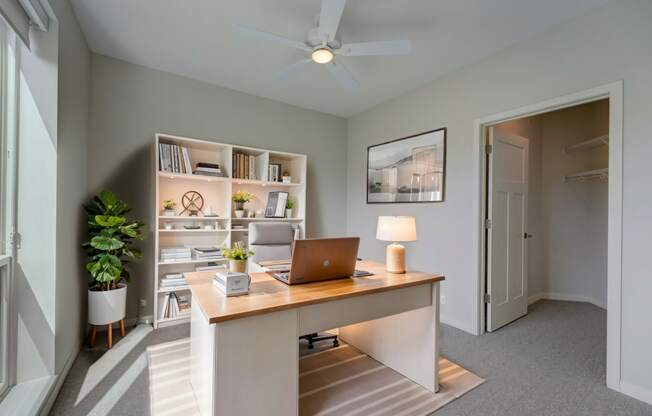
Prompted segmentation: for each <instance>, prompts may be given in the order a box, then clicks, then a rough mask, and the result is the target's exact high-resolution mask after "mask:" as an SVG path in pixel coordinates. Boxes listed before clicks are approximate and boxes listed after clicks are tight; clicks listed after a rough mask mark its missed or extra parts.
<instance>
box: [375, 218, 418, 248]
mask: <svg viewBox="0 0 652 416" xmlns="http://www.w3.org/2000/svg"><path fill="white" fill-rule="evenodd" d="M376 238H377V239H378V240H382V241H394V242H399V241H416V239H417V223H416V220H415V219H414V217H390V216H380V217H378V228H377V229H376Z"/></svg>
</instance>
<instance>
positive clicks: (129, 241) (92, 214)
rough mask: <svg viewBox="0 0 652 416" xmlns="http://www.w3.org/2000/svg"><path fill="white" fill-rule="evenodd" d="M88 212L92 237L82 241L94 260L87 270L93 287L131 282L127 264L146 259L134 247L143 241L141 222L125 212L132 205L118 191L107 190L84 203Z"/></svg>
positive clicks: (103, 288)
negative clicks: (122, 198)
mask: <svg viewBox="0 0 652 416" xmlns="http://www.w3.org/2000/svg"><path fill="white" fill-rule="evenodd" d="M84 210H85V211H86V213H87V214H88V234H89V237H90V240H89V241H87V242H85V243H83V244H82V248H83V249H84V250H85V251H86V254H87V255H88V257H89V259H90V261H89V262H88V263H87V264H86V270H88V272H89V273H90V275H91V276H92V277H93V279H92V280H91V282H90V283H89V285H90V286H91V289H97V290H111V289H116V288H117V287H118V284H119V283H120V282H123V281H124V282H126V283H128V282H129V281H130V280H131V279H130V274H129V271H128V269H127V266H128V264H129V262H130V261H131V260H136V259H140V258H142V253H141V251H140V250H138V249H137V248H135V247H133V245H134V242H135V241H136V240H143V239H144V237H143V234H142V233H141V228H142V227H143V226H144V225H145V224H144V223H143V222H141V221H130V220H129V219H127V217H126V216H125V214H126V213H127V212H129V210H130V208H129V206H128V205H127V204H126V203H125V202H124V201H122V200H120V199H119V198H118V197H117V196H116V195H115V194H114V193H112V192H109V191H103V192H101V193H100V194H99V195H96V196H95V197H93V200H92V201H91V202H90V203H89V204H87V205H85V206H84Z"/></svg>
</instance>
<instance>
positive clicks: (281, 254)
mask: <svg viewBox="0 0 652 416" xmlns="http://www.w3.org/2000/svg"><path fill="white" fill-rule="evenodd" d="M248 231H249V233H248V234H249V249H250V250H252V251H253V252H254V254H253V255H252V256H251V257H250V258H249V270H251V271H257V270H259V268H258V266H257V263H258V262H261V261H266V260H284V259H289V258H290V257H292V243H293V242H294V235H295V233H294V227H293V226H292V224H289V223H286V222H280V221H279V222H265V223H263V222H251V223H249V229H248ZM299 339H304V340H306V341H308V348H309V349H313V348H315V346H314V345H313V344H314V343H315V342H319V341H325V340H330V339H332V340H333V346H334V347H337V346H338V345H339V341H338V340H337V335H330V334H329V335H319V334H318V333H312V334H308V335H302V336H300V337H299Z"/></svg>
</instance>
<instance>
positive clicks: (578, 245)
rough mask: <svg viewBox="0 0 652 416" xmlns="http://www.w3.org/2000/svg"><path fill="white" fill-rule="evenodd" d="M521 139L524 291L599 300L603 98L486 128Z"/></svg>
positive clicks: (605, 142) (605, 163) (604, 197)
mask: <svg viewBox="0 0 652 416" xmlns="http://www.w3.org/2000/svg"><path fill="white" fill-rule="evenodd" d="M494 129H495V131H496V132H497V134H498V133H499V134H502V135H505V136H506V135H512V136H519V137H521V138H525V139H527V142H528V143H529V148H528V149H529V150H528V156H527V162H528V163H527V178H528V181H527V182H528V185H527V190H528V192H527V207H526V211H527V220H526V225H525V227H526V230H527V232H526V234H525V239H526V240H525V241H526V243H525V244H524V249H525V251H526V259H527V260H526V262H525V264H526V266H525V268H526V272H527V279H526V280H527V296H528V301H529V303H533V302H536V301H538V300H539V299H553V300H567V301H580V302H589V303H592V304H594V305H596V306H599V307H601V308H606V304H607V221H608V186H607V184H608V178H609V136H608V132H609V103H608V100H601V101H595V102H591V103H587V104H582V105H578V106H574V107H569V108H565V109H562V110H558V111H553V112H549V113H544V114H541V115H537V116H532V117H527V118H522V119H517V120H513V121H509V122H505V123H501V124H499V125H496V126H494Z"/></svg>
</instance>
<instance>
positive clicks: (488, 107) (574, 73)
mask: <svg viewBox="0 0 652 416" xmlns="http://www.w3.org/2000/svg"><path fill="white" fill-rule="evenodd" d="M651 21H652V2H650V1H648V0H623V1H613V2H610V3H608V4H607V5H606V6H605V7H602V8H600V9H597V10H595V11H593V12H591V13H589V14H587V15H584V16H582V17H580V18H578V19H575V20H574V21H572V22H570V23H567V24H563V25H560V26H558V27H556V28H555V29H554V30H553V31H550V32H548V33H545V34H543V35H540V36H537V37H534V38H532V39H530V40H529V41H526V42H524V43H521V44H518V45H515V46H513V47H511V48H509V49H507V50H505V51H503V52H501V53H499V54H497V55H494V56H493V57H491V58H488V59H486V60H484V61H482V62H480V63H477V64H474V65H470V66H468V67H466V68H464V69H461V70H459V71H457V72H455V73H452V74H450V75H449V76H446V77H443V78H441V79H439V80H437V81H436V82H434V83H432V84H430V85H428V86H426V87H424V88H420V89H418V90H416V91H414V92H411V93H409V94H406V95H404V96H401V97H399V98H397V99H394V100H392V101H389V102H387V103H384V104H382V105H380V106H378V107H375V108H374V109H371V110H369V111H367V112H365V113H362V114H359V115H357V116H355V117H353V118H351V119H350V120H349V123H348V131H349V142H348V187H347V192H348V198H347V229H348V232H349V233H351V234H358V235H360V236H361V237H362V247H361V251H362V255H363V256H366V257H371V258H377V259H382V257H383V249H384V244H383V243H381V242H378V241H375V238H374V237H375V222H376V216H377V215H381V214H389V213H396V214H404V215H415V216H416V217H417V225H418V232H419V239H420V241H419V242H418V243H416V244H411V245H410V247H408V256H409V258H408V260H409V262H410V263H411V265H412V266H413V267H418V268H423V269H426V270H430V271H441V272H443V273H444V274H445V275H446V276H447V280H446V282H445V283H444V284H443V294H444V295H446V296H447V303H446V305H442V318H443V319H444V321H447V322H449V323H453V324H455V325H456V326H458V327H460V328H463V329H467V330H469V331H473V330H474V329H475V327H474V319H475V316H474V306H475V305H474V304H475V302H476V299H475V298H474V296H473V287H474V286H475V285H476V284H477V276H476V275H475V274H474V273H473V268H472V266H471V262H470V261H469V253H472V250H473V246H472V240H473V236H474V234H475V233H476V230H475V221H476V216H475V215H476V214H475V213H474V212H472V207H471V203H470V201H471V198H472V196H473V195H474V194H475V192H476V191H475V189H474V187H473V185H472V184H473V182H472V181H473V178H472V172H473V171H474V166H473V160H472V156H471V155H472V154H473V151H474V147H475V146H476V143H475V140H476V138H475V134H474V130H473V123H474V120H476V119H478V118H480V117H483V116H486V115H489V114H494V113H499V112H502V111H507V110H511V109H514V108H519V107H521V106H524V105H528V104H531V103H534V102H537V101H541V100H544V99H548V98H551V97H556V96H560V95H564V94H569V93H572V92H576V91H581V90H584V89H588V88H591V87H595V86H597V85H603V84H607V83H610V82H614V81H617V80H621V79H622V80H624V126H623V134H624V160H623V162H624V164H623V166H624V177H623V182H624V183H623V246H622V249H623V265H622V272H623V278H622V290H623V292H622V299H623V300H624V301H623V303H622V333H621V337H622V339H621V341H622V342H621V344H622V351H621V354H622V357H621V358H622V379H623V381H624V383H626V384H627V385H628V386H629V387H628V388H629V391H635V390H637V389H638V391H639V392H646V391H647V394H648V397H650V396H649V395H650V394H652V393H650V392H651V391H652V378H650V374H652V356H651V355H650V354H649V351H651V350H652V331H650V318H649V313H648V312H647V311H649V304H650V295H652V279H650V278H649V257H650V244H649V236H650V235H652V219H651V217H650V208H649V207H650V205H652V195H651V194H650V193H649V192H646V191H645V190H646V189H648V188H649V178H650V173H649V165H650V162H649V160H650V155H651V154H652V139H650V131H652V106H650V97H652V53H650V50H651V49H650V39H652V25H650V22H651ZM443 126H446V127H448V155H447V172H446V185H447V189H446V202H444V203H439V204H414V205H409V204H405V205H374V206H371V205H366V204H365V202H364V201H365V169H366V167H365V163H366V162H365V161H366V147H367V146H369V145H371V144H375V143H381V142H383V141H387V140H391V139H394V138H398V137H403V136H406V135H409V134H413V133H418V132H421V131H426V130H430V129H433V128H437V127H443ZM640 394H643V393H640Z"/></svg>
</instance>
